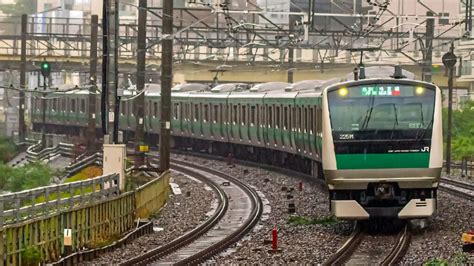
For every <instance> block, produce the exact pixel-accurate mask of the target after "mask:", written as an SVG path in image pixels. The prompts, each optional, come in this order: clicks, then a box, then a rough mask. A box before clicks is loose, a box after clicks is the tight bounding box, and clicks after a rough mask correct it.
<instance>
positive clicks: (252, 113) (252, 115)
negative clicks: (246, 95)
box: [250, 105, 257, 126]
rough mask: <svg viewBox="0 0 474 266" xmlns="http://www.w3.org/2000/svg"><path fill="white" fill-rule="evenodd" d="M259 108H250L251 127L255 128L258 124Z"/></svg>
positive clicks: (253, 106)
mask: <svg viewBox="0 0 474 266" xmlns="http://www.w3.org/2000/svg"><path fill="white" fill-rule="evenodd" d="M256 109H257V107H256V106H255V105H252V106H250V125H251V126H254V125H255V123H256V118H257V113H256Z"/></svg>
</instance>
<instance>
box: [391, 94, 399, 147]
mask: <svg viewBox="0 0 474 266" xmlns="http://www.w3.org/2000/svg"><path fill="white" fill-rule="evenodd" d="M392 104H393V110H394V111H395V122H393V127H392V132H391V133H390V140H392V139H393V132H395V127H396V126H398V115H397V106H396V105H395V104H394V103H392Z"/></svg>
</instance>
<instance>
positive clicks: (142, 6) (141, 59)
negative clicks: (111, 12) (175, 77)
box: [134, 0, 147, 151]
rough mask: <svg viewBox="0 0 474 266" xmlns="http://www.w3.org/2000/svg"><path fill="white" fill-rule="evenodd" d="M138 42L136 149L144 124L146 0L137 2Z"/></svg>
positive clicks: (141, 140)
mask: <svg viewBox="0 0 474 266" xmlns="http://www.w3.org/2000/svg"><path fill="white" fill-rule="evenodd" d="M138 6H139V9H138V44H137V51H138V53H137V92H143V93H142V94H140V96H139V97H138V98H137V100H136V102H135V104H134V106H135V114H136V115H135V116H136V125H137V129H136V133H135V145H136V149H137V151H138V149H139V146H140V144H142V143H143V142H144V135H145V132H144V125H145V92H144V89H145V65H146V21H147V10H146V8H147V0H140V1H139V3H138Z"/></svg>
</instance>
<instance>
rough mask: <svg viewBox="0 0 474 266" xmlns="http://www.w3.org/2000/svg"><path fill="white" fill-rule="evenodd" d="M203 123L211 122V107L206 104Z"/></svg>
mask: <svg viewBox="0 0 474 266" xmlns="http://www.w3.org/2000/svg"><path fill="white" fill-rule="evenodd" d="M203 120H204V121H203V122H208V121H209V105H208V104H205V105H204V117H203Z"/></svg>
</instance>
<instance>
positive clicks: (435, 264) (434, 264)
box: [423, 253, 468, 266]
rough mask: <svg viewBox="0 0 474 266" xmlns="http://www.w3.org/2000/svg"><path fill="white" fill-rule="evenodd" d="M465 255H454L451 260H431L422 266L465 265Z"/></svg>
mask: <svg viewBox="0 0 474 266" xmlns="http://www.w3.org/2000/svg"><path fill="white" fill-rule="evenodd" d="M467 262H468V261H467V255H466V254H464V253H456V254H454V255H453V256H452V257H451V259H449V260H448V259H444V258H431V259H429V260H428V261H426V262H425V263H424V264H423V265H424V266H448V265H466V264H467Z"/></svg>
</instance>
